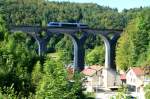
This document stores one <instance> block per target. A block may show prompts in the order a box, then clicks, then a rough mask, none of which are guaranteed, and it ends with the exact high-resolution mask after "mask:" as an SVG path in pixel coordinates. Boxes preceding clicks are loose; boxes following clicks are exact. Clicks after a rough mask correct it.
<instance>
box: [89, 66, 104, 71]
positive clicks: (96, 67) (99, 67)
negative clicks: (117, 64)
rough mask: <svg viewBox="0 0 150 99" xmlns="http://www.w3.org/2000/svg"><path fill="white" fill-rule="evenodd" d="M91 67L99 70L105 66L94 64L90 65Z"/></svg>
mask: <svg viewBox="0 0 150 99" xmlns="http://www.w3.org/2000/svg"><path fill="white" fill-rule="evenodd" d="M89 68H91V69H94V70H96V71H99V70H101V69H102V68H103V67H102V66H100V65H92V66H90V67H89Z"/></svg>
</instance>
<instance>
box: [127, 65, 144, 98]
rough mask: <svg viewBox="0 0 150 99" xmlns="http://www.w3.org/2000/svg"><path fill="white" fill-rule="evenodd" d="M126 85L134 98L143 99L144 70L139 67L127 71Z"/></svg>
mask: <svg viewBox="0 0 150 99" xmlns="http://www.w3.org/2000/svg"><path fill="white" fill-rule="evenodd" d="M126 84H127V86H128V88H129V91H131V92H135V93H136V97H139V99H144V89H143V88H144V84H145V82H144V70H143V69H142V68H140V67H132V68H130V69H129V70H128V71H127V74H126Z"/></svg>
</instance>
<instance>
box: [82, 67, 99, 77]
mask: <svg viewBox="0 0 150 99" xmlns="http://www.w3.org/2000/svg"><path fill="white" fill-rule="evenodd" d="M82 73H83V74H84V75H87V76H92V75H93V74H95V73H96V70H93V69H91V68H86V69H84V70H83V71H82Z"/></svg>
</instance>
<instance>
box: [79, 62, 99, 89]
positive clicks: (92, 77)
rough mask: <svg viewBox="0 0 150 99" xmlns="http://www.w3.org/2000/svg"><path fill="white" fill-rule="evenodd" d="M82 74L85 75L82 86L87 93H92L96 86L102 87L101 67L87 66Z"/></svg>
mask: <svg viewBox="0 0 150 99" xmlns="http://www.w3.org/2000/svg"><path fill="white" fill-rule="evenodd" d="M82 73H83V74H84V75H85V80H84V83H83V86H85V88H86V91H87V92H94V90H95V88H96V87H97V86H100V85H102V76H101V75H102V66H99V65H92V66H89V67H87V68H85V69H84V70H83V71H82Z"/></svg>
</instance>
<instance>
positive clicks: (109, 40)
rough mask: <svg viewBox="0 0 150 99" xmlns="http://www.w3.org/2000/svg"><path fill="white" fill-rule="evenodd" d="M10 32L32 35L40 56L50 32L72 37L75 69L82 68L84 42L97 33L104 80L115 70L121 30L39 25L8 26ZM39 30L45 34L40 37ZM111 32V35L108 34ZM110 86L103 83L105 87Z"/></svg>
mask: <svg viewBox="0 0 150 99" xmlns="http://www.w3.org/2000/svg"><path fill="white" fill-rule="evenodd" d="M10 31H11V32H17V31H21V32H24V33H27V34H29V35H30V36H32V37H33V38H34V39H35V40H36V42H37V44H38V54H39V56H42V55H43V54H44V52H45V51H46V50H47V48H46V46H47V43H48V41H49V39H50V38H51V37H52V34H65V35H67V36H69V37H70V38H71V39H72V42H73V45H74V61H73V64H74V67H75V70H77V71H82V70H83V69H84V56H85V49H84V44H85V41H86V39H87V37H88V35H89V34H93V35H99V36H101V37H102V39H103V41H104V45H105V69H104V81H105V82H108V81H109V76H111V75H113V73H114V72H115V70H116V66H115V47H116V42H117V40H118V38H119V37H120V34H121V33H122V30H115V29H90V28H88V29H82V28H54V27H45V28H41V27H40V26H10ZM41 31H44V32H45V33H46V35H45V36H44V37H40V33H41ZM78 32H81V33H82V35H81V37H77V35H76V34H77V33H78ZM110 34H111V37H110V36H109V35H110ZM108 86H111V85H109V84H108V83H105V87H108Z"/></svg>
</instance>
